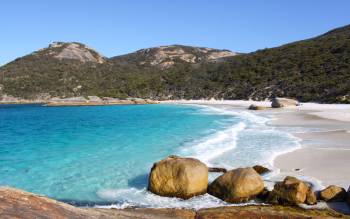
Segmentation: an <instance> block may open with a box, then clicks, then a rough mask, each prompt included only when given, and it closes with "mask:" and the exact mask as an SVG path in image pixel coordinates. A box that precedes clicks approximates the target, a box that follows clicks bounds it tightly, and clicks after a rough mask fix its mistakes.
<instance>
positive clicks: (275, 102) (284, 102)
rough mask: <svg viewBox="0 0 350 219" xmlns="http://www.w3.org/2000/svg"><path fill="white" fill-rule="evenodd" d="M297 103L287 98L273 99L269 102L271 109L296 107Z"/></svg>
mask: <svg viewBox="0 0 350 219" xmlns="http://www.w3.org/2000/svg"><path fill="white" fill-rule="evenodd" d="M298 105H299V102H298V101H297V100H294V99H288V98H273V99H272V102H271V107H272V108H282V107H289V106H298Z"/></svg>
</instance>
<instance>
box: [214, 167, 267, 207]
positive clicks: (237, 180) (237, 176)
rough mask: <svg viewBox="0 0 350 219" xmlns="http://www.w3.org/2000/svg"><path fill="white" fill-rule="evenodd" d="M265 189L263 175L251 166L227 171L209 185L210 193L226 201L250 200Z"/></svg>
mask: <svg viewBox="0 0 350 219" xmlns="http://www.w3.org/2000/svg"><path fill="white" fill-rule="evenodd" d="M263 189H264V183H263V180H262V178H261V176H260V175H259V174H258V173H257V172H256V171H255V170H254V169H253V168H251V167H248V168H238V169H234V170H230V171H227V172H226V173H224V174H223V175H221V176H219V177H218V178H217V179H215V180H214V182H212V183H211V184H210V185H209V187H208V193H209V194H211V195H213V196H215V197H217V198H220V199H222V200H224V201H226V202H231V203H238V202H245V201H248V200H250V199H252V198H254V197H255V196H257V195H258V194H260V193H261V192H262V191H263Z"/></svg>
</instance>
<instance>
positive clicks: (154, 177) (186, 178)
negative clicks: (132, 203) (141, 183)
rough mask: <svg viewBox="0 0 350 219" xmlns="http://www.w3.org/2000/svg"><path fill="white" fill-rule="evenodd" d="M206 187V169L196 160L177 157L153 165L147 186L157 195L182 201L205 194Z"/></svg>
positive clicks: (170, 157)
mask: <svg viewBox="0 0 350 219" xmlns="http://www.w3.org/2000/svg"><path fill="white" fill-rule="evenodd" d="M207 187H208V167H207V166H206V165H205V164H204V163H202V162H200V161H199V160H197V159H193V158H181V157H177V156H169V157H168V158H166V159H164V160H161V161H159V162H157V163H155V164H153V167H152V169H151V173H150V176H149V184H148V190H149V191H151V192H153V193H155V194H157V195H160V196H168V197H178V198H183V199H188V198H191V197H193V196H195V195H201V194H205V193H206V192H207Z"/></svg>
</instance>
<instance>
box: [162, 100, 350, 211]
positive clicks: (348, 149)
mask: <svg viewBox="0 0 350 219" xmlns="http://www.w3.org/2000/svg"><path fill="white" fill-rule="evenodd" d="M164 103H170V104H195V105H207V106H213V107H215V106H220V105H225V106H230V107H232V109H246V110H247V111H248V107H249V106H250V105H251V104H256V105H258V106H264V107H266V106H269V105H270V104H271V103H270V102H269V101H263V102H259V101H229V100H228V101H204V100H195V101H185V100H180V101H165V102H164ZM249 112H251V113H253V114H257V115H262V116H269V118H270V120H269V121H268V123H267V125H270V126H272V127H275V128H277V129H281V130H282V131H284V132H287V133H289V134H291V135H292V136H294V137H295V138H298V139H300V147H298V148H295V149H293V150H292V149H289V150H286V151H284V152H283V151H282V152H279V153H277V154H276V156H274V159H273V160H272V165H273V167H276V168H278V169H279V170H280V171H281V172H283V173H285V174H293V175H300V176H304V177H312V178H315V179H316V180H317V181H320V182H321V183H322V186H328V185H331V184H335V185H339V186H342V187H344V189H348V188H349V186H350V175H349V174H348V170H349V169H350V145H349V144H348V143H347V142H350V131H349V130H350V120H349V118H350V105H349V104H348V105H346V104H317V103H302V104H301V106H297V107H285V108H279V109H272V108H268V109H265V110H257V111H254V110H249ZM348 210H349V211H350V209H348Z"/></svg>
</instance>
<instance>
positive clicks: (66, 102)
mask: <svg viewBox="0 0 350 219" xmlns="http://www.w3.org/2000/svg"><path fill="white" fill-rule="evenodd" d="M158 103H159V101H155V100H150V99H142V98H126V99H119V98H111V97H103V98H100V97H97V96H88V97H72V98H58V97H54V98H44V99H40V98H39V99H34V100H27V99H19V98H14V97H6V98H4V97H3V98H2V99H1V100H0V104H42V105H44V106H104V105H135V104H158Z"/></svg>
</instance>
